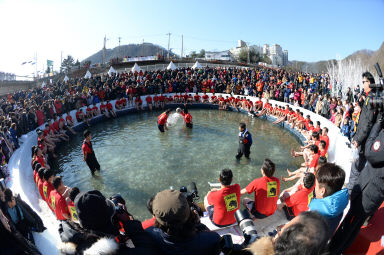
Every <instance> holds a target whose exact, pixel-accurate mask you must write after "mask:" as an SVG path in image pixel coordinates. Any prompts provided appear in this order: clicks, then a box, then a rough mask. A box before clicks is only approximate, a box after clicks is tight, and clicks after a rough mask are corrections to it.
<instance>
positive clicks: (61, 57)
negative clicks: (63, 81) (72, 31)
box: [60, 51, 63, 73]
mask: <svg viewBox="0 0 384 255" xmlns="http://www.w3.org/2000/svg"><path fill="white" fill-rule="evenodd" d="M62 64H63V51H61V55H60V73H61V65H62Z"/></svg>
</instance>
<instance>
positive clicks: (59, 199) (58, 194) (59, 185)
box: [50, 176, 70, 220]
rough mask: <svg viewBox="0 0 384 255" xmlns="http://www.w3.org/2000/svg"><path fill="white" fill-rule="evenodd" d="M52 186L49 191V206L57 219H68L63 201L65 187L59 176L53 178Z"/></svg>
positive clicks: (66, 207)
mask: <svg viewBox="0 0 384 255" xmlns="http://www.w3.org/2000/svg"><path fill="white" fill-rule="evenodd" d="M53 187H54V188H55V189H54V190H52V191H51V193H50V197H51V207H52V209H53V211H54V213H55V215H56V219H57V220H68V219H69V218H70V217H69V212H68V206H67V202H66V201H65V197H64V195H65V193H66V189H67V188H66V187H65V186H64V184H63V181H62V179H61V177H60V176H56V177H54V178H53Z"/></svg>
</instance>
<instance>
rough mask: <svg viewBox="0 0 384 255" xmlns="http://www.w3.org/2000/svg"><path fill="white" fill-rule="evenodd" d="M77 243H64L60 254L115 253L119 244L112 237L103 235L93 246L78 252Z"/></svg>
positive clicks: (95, 254)
mask: <svg viewBox="0 0 384 255" xmlns="http://www.w3.org/2000/svg"><path fill="white" fill-rule="evenodd" d="M76 248H77V246H76V244H74V243H62V245H61V246H60V247H59V251H60V255H77V254H83V255H113V254H117V252H118V250H119V245H118V243H116V241H115V240H114V239H112V238H107V237H103V238H100V239H99V240H97V242H95V243H93V244H92V246H91V247H89V248H87V249H86V250H84V251H83V252H82V253H81V251H80V253H77V251H76Z"/></svg>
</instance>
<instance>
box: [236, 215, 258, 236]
mask: <svg viewBox="0 0 384 255" xmlns="http://www.w3.org/2000/svg"><path fill="white" fill-rule="evenodd" d="M235 218H236V221H237V224H238V225H239V227H240V229H241V231H242V232H243V234H247V235H257V230H256V227H255V225H254V224H253V220H252V219H251V217H250V215H249V213H248V210H247V209H245V210H243V211H241V210H237V211H236V213H235Z"/></svg>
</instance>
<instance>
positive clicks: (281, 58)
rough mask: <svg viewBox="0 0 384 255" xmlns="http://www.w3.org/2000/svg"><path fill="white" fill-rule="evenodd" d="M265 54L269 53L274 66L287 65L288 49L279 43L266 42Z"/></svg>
mask: <svg viewBox="0 0 384 255" xmlns="http://www.w3.org/2000/svg"><path fill="white" fill-rule="evenodd" d="M263 54H264V55H267V56H268V57H269V58H270V59H271V61H272V65H274V66H286V65H287V64H288V51H287V50H284V51H283V49H282V48H281V46H280V45H279V44H276V43H275V44H273V45H272V46H269V44H264V47H263Z"/></svg>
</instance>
